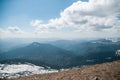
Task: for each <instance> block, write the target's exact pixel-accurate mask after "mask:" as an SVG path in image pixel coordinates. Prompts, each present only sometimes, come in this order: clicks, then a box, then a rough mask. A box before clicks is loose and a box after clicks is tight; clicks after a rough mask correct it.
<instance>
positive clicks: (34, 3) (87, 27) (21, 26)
mask: <svg viewBox="0 0 120 80" xmlns="http://www.w3.org/2000/svg"><path fill="white" fill-rule="evenodd" d="M119 2H120V0H116V1H114V0H89V1H88V0H0V33H1V36H4V35H6V37H7V34H11V37H12V36H13V35H14V37H15V34H18V33H19V35H20V33H21V34H22V35H26V36H28V35H29V36H30V35H31V34H32V35H33V34H34V35H33V36H36V34H37V36H36V37H39V36H42V37H43V36H48V37H56V36H60V37H63V36H64V37H66V36H68V37H72V36H75V37H102V36H103V35H105V36H104V37H110V36H112V37H113V36H116V34H117V33H118V31H119V28H120V27H119V25H120V20H119V16H120V6H119ZM109 23H110V24H109ZM111 31H112V33H111ZM46 32H47V33H46ZM49 32H50V33H49ZM23 33H24V34H23ZM101 33H104V34H101ZM38 34H39V35H38ZM43 34H46V35H43ZM94 34H96V35H94ZM22 35H20V37H22ZM53 35H54V36H53ZM71 35H72V36H71ZM83 35H85V36H83ZM118 35H119V34H117V36H118ZM16 36H18V35H16ZM9 37H10V36H9Z"/></svg>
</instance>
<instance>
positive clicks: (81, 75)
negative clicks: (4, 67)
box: [11, 60, 120, 80]
mask: <svg viewBox="0 0 120 80" xmlns="http://www.w3.org/2000/svg"><path fill="white" fill-rule="evenodd" d="M11 80H120V60H119V61H114V62H111V63H104V64H97V65H93V66H84V67H81V68H76V69H71V70H68V71H63V72H58V73H51V74H42V75H33V76H28V77H21V78H16V79H11Z"/></svg>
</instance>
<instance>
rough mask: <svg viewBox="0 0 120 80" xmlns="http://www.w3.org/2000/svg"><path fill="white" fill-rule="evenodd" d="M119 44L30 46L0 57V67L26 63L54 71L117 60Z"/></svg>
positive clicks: (101, 41)
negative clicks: (48, 67) (1, 64)
mask: <svg viewBox="0 0 120 80" xmlns="http://www.w3.org/2000/svg"><path fill="white" fill-rule="evenodd" d="M118 50H120V43H118V42H112V41H110V40H105V39H99V40H88V41H79V40H77V41H74V40H58V41H52V42H48V43H39V42H33V43H31V44H29V45H27V46H24V47H19V48H16V49H13V50H10V51H8V52H3V53H2V54H0V63H5V62H6V63H17V62H23V63H24V62H30V63H33V64H36V65H39V66H50V67H52V68H55V69H61V68H71V67H76V66H83V65H91V64H97V63H103V62H110V61H114V60H120V56H118V55H116V51H118Z"/></svg>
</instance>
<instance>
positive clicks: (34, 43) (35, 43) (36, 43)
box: [31, 42, 40, 46]
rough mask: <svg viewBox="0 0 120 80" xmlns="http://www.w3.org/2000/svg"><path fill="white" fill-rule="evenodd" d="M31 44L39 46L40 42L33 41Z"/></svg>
mask: <svg viewBox="0 0 120 80" xmlns="http://www.w3.org/2000/svg"><path fill="white" fill-rule="evenodd" d="M31 45H32V46H39V45H40V43H39V42H33V43H32V44H31Z"/></svg>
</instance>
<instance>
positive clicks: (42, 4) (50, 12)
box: [0, 0, 76, 28]
mask: <svg viewBox="0 0 120 80" xmlns="http://www.w3.org/2000/svg"><path fill="white" fill-rule="evenodd" d="M75 1H76V0H0V12H1V13H0V22H1V27H7V26H10V25H13V26H14V25H21V26H23V28H24V27H25V26H29V25H28V22H30V20H33V19H41V20H44V21H48V20H49V19H51V18H56V17H59V13H60V12H61V11H63V10H64V9H65V8H66V7H68V6H70V5H71V4H72V3H73V2H75Z"/></svg>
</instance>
